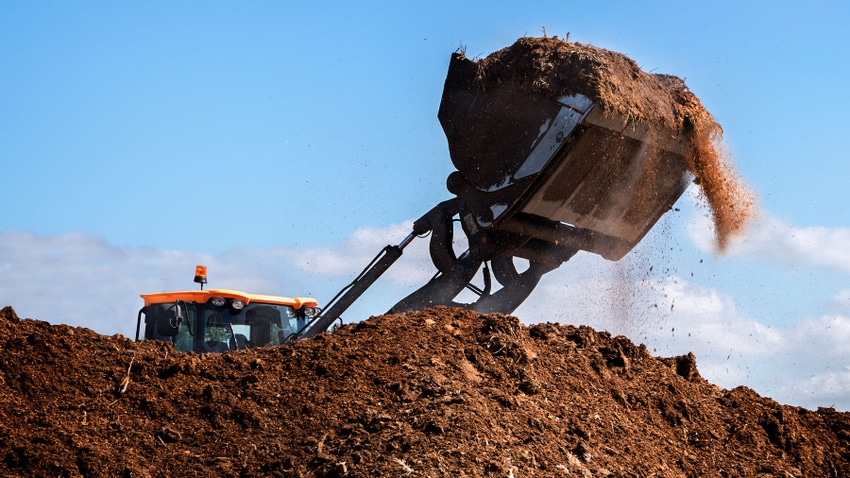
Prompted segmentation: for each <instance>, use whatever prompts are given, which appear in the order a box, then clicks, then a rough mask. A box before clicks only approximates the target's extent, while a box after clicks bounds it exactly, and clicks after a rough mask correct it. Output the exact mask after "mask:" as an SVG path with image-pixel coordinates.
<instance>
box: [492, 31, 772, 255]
mask: <svg viewBox="0 0 850 478" xmlns="http://www.w3.org/2000/svg"><path fill="white" fill-rule="evenodd" d="M477 70H478V71H477V76H476V83H477V84H478V86H479V87H480V88H482V89H487V88H491V87H494V86H496V85H499V84H502V83H510V84H513V85H516V86H518V87H519V88H520V89H522V90H525V91H529V92H532V93H533V94H536V95H539V96H542V97H547V98H556V97H560V96H563V95H572V94H582V95H584V96H586V97H588V98H591V99H592V100H593V101H594V102H595V103H597V104H598V105H600V106H601V107H602V108H603V110H604V111H605V112H606V113H610V114H616V115H617V116H618V117H621V118H628V119H630V120H633V121H636V122H637V123H642V124H645V125H647V126H649V127H650V129H651V130H652V131H654V132H655V133H656V134H659V135H664V134H665V132H675V133H677V134H678V133H684V134H685V135H686V137H687V138H688V140H689V143H690V146H691V148H690V154H689V155H688V157H687V158H686V160H687V163H688V164H687V166H688V169H689V170H690V171H691V172H692V173H693V174H694V176H695V182H696V183H697V184H698V185H699V186H700V188H701V191H702V193H703V198H704V200H705V202H706V203H707V205H708V207H709V208H710V211H711V215H712V219H713V222H714V226H715V232H716V236H717V245H718V247H719V249H720V250H721V251H722V250H724V249H725V248H726V246H727V245H728V241H729V238H730V237H731V236H733V235H735V234H739V233H741V232H743V230H744V228H745V227H746V225H747V223H748V222H749V220H750V219H751V218H752V217H753V216H754V215H755V214H756V205H755V199H754V196H753V193H752V192H751V191H750V189H749V188H748V187H747V186H746V185H745V184H744V183H743V181H742V180H741V179H740V177H739V176H738V174H737V173H736V172H735V171H734V168H733V167H732V163H731V161H730V158H729V157H728V154H727V153H726V152H725V150H724V148H723V146H722V136H723V130H722V128H721V127H720V125H719V124H718V123H717V122H716V121H715V120H714V117H713V116H712V115H711V114H710V113H709V112H708V111H706V109H705V108H704V107H703V105H702V103H701V102H700V101H699V99H698V98H697V97H696V95H694V94H693V93H692V92H691V91H690V90H688V88H687V86H686V85H685V82H684V81H683V80H682V79H680V78H678V77H676V76H672V75H665V74H651V73H646V72H644V71H643V70H641V69H640V67H638V65H637V63H635V62H634V61H633V60H632V59H630V58H628V57H627V56H625V55H623V54H621V53H617V52H613V51H610V50H605V49H603V48H597V47H594V46H591V45H585V44H581V43H571V42H567V41H563V40H559V39H558V38H550V37H543V38H530V37H526V38H520V39H519V40H517V42H516V43H514V44H513V45H511V46H509V47H506V48H504V49H502V50H499V51H497V52H494V53H492V54H491V55H489V56H487V57H486V58H484V59H481V60H478V61H477ZM667 134H669V133H667Z"/></svg>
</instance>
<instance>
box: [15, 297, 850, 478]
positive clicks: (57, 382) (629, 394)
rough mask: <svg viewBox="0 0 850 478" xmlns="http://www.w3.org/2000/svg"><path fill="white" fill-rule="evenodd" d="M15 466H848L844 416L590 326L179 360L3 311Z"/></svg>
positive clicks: (403, 469)
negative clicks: (725, 385)
mask: <svg viewBox="0 0 850 478" xmlns="http://www.w3.org/2000/svg"><path fill="white" fill-rule="evenodd" d="M0 332H2V337H3V340H2V341H0V383H2V387H0V414H2V418H0V457H2V461H0V475H3V476H39V477H40V476H87V477H91V476H96V477H97V476H104V477H106V476H109V477H113V476H124V477H160V476H163V477H165V476H167V477H174V476H198V477H201V476H203V477H208V476H234V477H235V476H303V477H340V476H432V477H436V476H459V477H463V476H466V477H483V476H488V477H490V476H493V477H510V476H513V477H531V476H546V477H548V476H612V477H613V476H619V477H625V476H634V477H638V476H640V477H646V476H660V477H679V476H798V477H799V476H823V477H840V476H850V449H848V445H850V414H847V413H841V412H836V411H835V410H832V409H819V410H817V411H809V410H805V409H802V408H798V407H791V406H783V405H780V404H778V403H776V402H774V401H772V400H770V399H768V398H763V397H760V396H759V395H757V394H756V393H754V392H753V391H752V390H749V389H747V388H744V387H739V388H736V389H733V390H723V389H720V388H718V387H717V386H714V385H712V384H710V383H708V382H706V381H705V380H704V379H703V378H702V377H700V375H699V372H698V370H697V368H696V364H695V362H696V360H695V357H694V356H693V355H687V356H682V357H674V358H666V359H665V358H655V357H652V356H651V355H650V354H649V353H647V350H646V348H645V347H644V346H637V345H634V344H633V343H631V342H630V341H629V340H628V339H626V338H624V337H612V336H610V335H609V334H607V333H604V332H603V333H600V332H596V331H594V330H592V329H590V328H588V327H578V328H576V327H572V326H563V325H557V324H540V325H535V326H531V327H526V326H524V325H522V324H521V323H520V322H519V321H518V320H517V319H516V318H514V317H510V316H503V315H481V314H478V313H475V312H471V311H467V310H463V309H450V308H434V309H429V310H425V311H421V312H415V313H408V314H393V315H384V316H380V317H373V318H370V319H369V320H366V321H364V322H361V323H358V324H354V325H346V326H344V327H342V328H341V329H340V330H338V331H337V333H335V334H334V335H321V336H319V337H317V338H315V339H312V340H305V341H301V342H298V343H295V344H293V345H286V346H279V347H268V348H259V349H252V350H244V351H234V352H227V353H223V354H208V355H207V354H205V355H198V354H184V353H181V352H178V351H175V350H174V349H173V348H172V347H171V345H170V344H168V343H163V342H154V341H147V342H141V343H134V342H132V341H131V340H129V339H127V338H124V337H122V336H120V335H115V336H102V335H98V334H96V333H94V332H93V331H91V330H88V329H85V328H72V327H69V326H65V325H50V324H47V323H45V322H41V321H37V320H30V319H19V318H18V317H17V316H16V315H15V313H14V311H13V310H12V308H11V307H6V308H5V309H3V310H2V311H1V312H0Z"/></svg>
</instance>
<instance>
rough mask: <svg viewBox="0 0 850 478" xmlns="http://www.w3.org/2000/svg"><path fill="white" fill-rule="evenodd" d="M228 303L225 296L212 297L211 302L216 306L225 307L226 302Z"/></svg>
mask: <svg viewBox="0 0 850 478" xmlns="http://www.w3.org/2000/svg"><path fill="white" fill-rule="evenodd" d="M226 303H227V301H226V300H224V297H212V298H210V304H212V305H214V306H216V307H224V304H226Z"/></svg>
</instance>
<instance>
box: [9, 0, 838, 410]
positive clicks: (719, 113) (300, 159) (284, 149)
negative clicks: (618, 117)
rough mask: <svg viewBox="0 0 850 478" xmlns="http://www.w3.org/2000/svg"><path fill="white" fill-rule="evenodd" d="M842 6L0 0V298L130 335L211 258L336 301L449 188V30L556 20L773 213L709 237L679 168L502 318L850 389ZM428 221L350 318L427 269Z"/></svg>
mask: <svg viewBox="0 0 850 478" xmlns="http://www.w3.org/2000/svg"><path fill="white" fill-rule="evenodd" d="M745 3H746V4H745ZM848 20H850V7H848V6H847V5H846V4H845V3H844V2H838V1H834V2H808V3H806V4H805V5H803V4H802V2H725V1H719V2H690V3H688V4H685V3H682V2H669V1H648V2H570V1H558V2H555V1H552V2H535V1H522V2H519V1H511V2H492V1H491V2H406V3H404V4H399V3H397V2H359V3H356V4H352V3H348V2H311V3H310V4H305V5H299V6H296V7H293V6H288V5H286V4H284V2H247V4H245V5H238V4H235V3H232V2H138V3H137V4H128V3H122V4H117V3H114V2H73V3H69V2H55V3H51V2H39V3H38V4H34V3H32V2H14V1H12V2H3V3H2V4H0V65H2V74H0V138H2V141H0V161H1V162H2V171H3V176H2V178H3V179H2V187H0V305H12V306H13V307H15V309H16V311H17V312H18V314H19V315H21V316H27V317H34V318H38V319H42V320H46V321H49V322H51V323H68V324H71V325H81V326H86V327H90V328H93V329H95V330H97V331H98V332H101V333H104V334H113V333H123V334H125V335H128V336H132V335H133V334H134V331H135V316H136V312H137V311H138V308H139V307H140V306H141V300H140V299H139V298H138V294H139V293H141V292H156V291H160V290H165V289H174V288H192V287H193V286H194V284H192V283H191V275H192V273H193V270H194V266H195V265H196V264H199V263H205V264H207V265H208V266H209V271H210V286H211V287H231V288H237V289H243V290H249V291H252V292H258V293H269V294H280V295H290V296H292V295H313V296H315V297H316V298H318V299H319V300H320V301H326V300H328V299H329V298H330V297H331V296H333V294H334V293H335V292H336V291H337V290H338V289H339V288H340V287H342V286H343V285H345V284H346V283H347V282H348V281H349V280H351V278H352V277H353V276H354V275H355V274H356V273H357V272H359V270H360V269H361V268H362V267H363V266H365V265H366V263H368V261H369V260H370V259H371V258H372V256H374V255H375V254H376V253H377V252H378V251H379V250H380V249H381V248H382V247H383V246H384V245H386V244H390V243H391V244H395V243H398V242H399V241H400V240H401V239H402V238H403V237H404V236H405V235H406V234H407V231H408V229H409V227H410V221H411V220H413V219H415V218H417V217H419V216H420V215H421V214H422V213H424V212H425V211H427V210H428V209H429V208H430V207H432V206H433V205H434V204H436V203H437V202H439V201H441V200H444V199H447V198H448V197H449V195H448V192H447V191H446V189H445V178H446V176H447V175H448V174H449V173H450V172H451V171H452V167H451V162H450V160H449V156H448V151H447V147H446V141H445V136H444V135H443V132H442V130H441V128H440V125H439V123H438V122H437V119H436V114H437V108H438V106H439V100H440V95H441V92H442V85H443V81H444V79H445V73H446V70H447V67H448V60H449V57H450V55H451V53H452V52H454V51H456V50H458V49H460V48H462V49H465V51H466V53H467V55H468V56H470V57H476V56H479V57H484V56H486V55H488V54H489V53H491V52H493V51H495V50H498V49H500V48H502V47H505V46H508V45H510V44H512V43H513V42H514V41H515V40H516V39H517V38H518V37H520V36H526V35H530V36H539V35H542V33H543V28H545V31H546V33H547V34H548V35H550V36H554V35H558V36H560V37H564V36H566V35H567V34H568V33H569V35H570V39H571V40H573V41H580V42H583V43H589V44H593V45H595V46H599V47H603V48H607V49H611V50H615V51H618V52H621V53H624V54H626V55H628V56H629V57H631V58H632V59H634V60H635V61H636V62H637V63H638V64H639V65H640V66H641V68H643V69H644V70H646V71H653V72H661V73H668V74H674V75H676V76H679V77H682V78H684V79H685V80H686V82H687V84H688V86H689V87H690V89H691V90H692V91H693V92H694V93H695V94H696V95H697V96H698V97H699V98H700V99H701V100H702V102H703V104H704V105H705V106H706V108H707V109H708V110H709V111H710V112H711V113H712V114H714V116H715V117H716V118H717V120H718V121H719V122H720V123H721V124H722V125H723V127H724V131H725V141H726V146H727V148H728V149H729V151H731V153H732V155H733V158H734V162H735V165H736V168H737V170H738V171H739V172H740V174H741V176H742V177H743V178H744V180H745V181H746V182H747V183H748V184H749V185H750V186H751V187H752V189H753V190H754V191H755V193H756V195H757V197H758V201H759V205H760V212H761V215H760V217H759V219H758V220H757V221H756V222H754V223H753V224H752V227H751V228H750V229H749V230H748V232H747V234H745V235H744V236H743V237H741V238H739V239H738V240H737V241H736V242H735V243H734V244H733V247H732V248H731V250H730V251H729V252H728V253H727V254H725V255H718V254H717V253H716V252H715V251H714V250H713V244H712V243H711V240H710V238H711V228H710V224H708V221H707V220H706V218H705V210H704V209H703V208H701V207H699V206H698V201H697V200H696V199H694V197H695V196H696V191H693V190H692V191H690V192H689V193H688V194H687V195H686V197H683V198H682V200H680V202H679V204H677V206H678V207H679V209H680V211H678V212H675V213H671V214H668V215H667V216H666V217H665V218H664V220H663V221H662V222H661V223H659V225H658V226H657V227H656V230H654V231H653V233H652V234H651V235H650V236H648V237H647V239H646V240H645V241H644V243H642V244H641V245H640V246H639V247H638V248H637V249H636V250H635V251H634V252H633V253H632V254H630V255H629V256H628V257H627V258H626V259H624V261H623V262H622V263H620V264H612V263H608V262H606V261H604V260H602V259H601V258H599V257H596V256H591V255H581V254H580V255H579V256H577V257H576V258H575V259H573V260H572V261H570V262H569V263H567V264H565V265H564V266H562V267H561V268H560V269H558V270H557V271H555V272H553V273H550V274H549V275H547V276H546V277H544V279H543V281H542V283H541V285H540V287H539V288H538V290H537V291H536V292H535V293H534V294H533V295H532V296H531V298H530V299H529V301H528V302H527V303H526V304H524V305H523V306H522V307H521V308H520V309H519V310H518V311H517V313H516V315H517V316H519V317H520V318H521V319H522V320H523V321H525V322H528V323H532V322H539V321H558V322H562V323H573V324H578V323H587V324H589V325H592V326H594V327H596V328H599V329H606V330H611V331H612V333H622V334H625V335H627V336H629V337H630V338H632V339H633V340H634V341H635V342H638V343H641V342H643V343H647V345H648V346H649V347H650V349H652V350H655V351H656V353H657V354H658V355H678V354H683V353H687V352H688V351H693V352H694V353H695V354H696V355H697V358H698V366H699V368H700V370H701V372H702V373H703V375H704V376H706V377H707V378H708V379H709V380H711V381H712V382H714V383H717V384H719V385H721V386H723V387H727V388H731V387H734V386H737V385H740V384H743V385H747V386H750V387H752V388H755V389H756V390H757V391H758V392H759V393H762V394H765V395H768V396H771V397H772V398H775V399H777V400H779V401H781V402H783V403H792V404H798V405H803V406H807V407H810V408H813V407H817V406H833V405H834V406H836V407H838V408H840V409H844V410H850V347H848V346H847V345H846V344H848V343H850V283H848V279H850V220H848V207H850V188H848V187H847V181H848V179H850V161H847V160H846V154H847V151H848V150H850V139H848V134H847V133H846V131H847V130H848V129H850V128H848V126H850V120H848V119H847V115H846V114H845V112H846V111H848V110H850V99H848V94H847V90H846V87H847V85H848V84H850V66H848V65H850V61H848V60H850V53H848V45H850V33H848V31H847V28H846V25H847V24H848ZM692 189H693V188H692ZM425 245H426V244H425V243H423V244H422V245H419V244H415V245H414V246H411V247H410V248H409V249H408V250H407V252H406V254H405V256H404V257H403V258H402V260H401V261H400V262H399V263H398V264H397V266H396V267H395V268H394V270H393V271H391V272H390V273H389V274H388V275H387V276H386V277H385V278H383V279H382V281H381V282H379V283H378V284H377V285H376V286H375V287H374V288H373V289H372V290H370V291H369V293H368V294H367V295H366V296H364V297H363V299H362V300H361V301H360V302H359V303H358V304H356V306H355V307H353V308H352V310H351V311H350V312H349V313H348V314H346V319H347V320H360V319H363V318H366V317H368V316H369V315H374V314H380V313H383V312H384V311H385V310H386V309H387V308H388V307H389V306H391V305H392V304H393V303H394V302H395V301H396V300H397V299H399V298H400V297H402V296H403V295H404V294H406V293H407V292H409V291H410V290H412V289H415V288H416V287H418V286H419V285H422V284H424V282H425V281H426V280H427V278H428V277H429V276H430V275H431V273H432V269H431V268H430V267H431V266H430V265H429V262H428V259H427V254H426V252H425V251H424V247H423V246H425ZM650 267H652V270H651V271H650V270H649V268H650ZM624 304H625V305H624Z"/></svg>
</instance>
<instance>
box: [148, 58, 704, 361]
mask: <svg viewBox="0 0 850 478" xmlns="http://www.w3.org/2000/svg"><path fill="white" fill-rule="evenodd" d="M480 75H481V72H480V69H479V66H478V65H477V64H476V63H475V62H474V61H472V60H469V59H468V58H466V57H465V55H463V54H462V53H455V54H453V55H452V58H451V61H450V64H449V69H448V74H447V76H446V81H445V85H444V90H443V95H442V99H441V102H440V107H439V111H438V115H437V116H438V119H439V121H440V123H441V125H442V127H443V130H444V132H445V134H446V138H447V140H448V146H449V154H450V156H451V161H452V163H453V165H454V167H455V169H456V171H454V172H452V173H451V174H450V175H449V177H448V178H447V189H448V191H449V192H450V193H451V194H452V197H450V198H449V199H447V200H446V201H444V202H441V203H440V204H437V205H436V206H435V207H433V208H432V209H431V210H429V211H428V212H427V213H425V214H424V215H423V216H422V217H420V218H419V219H418V220H416V221H415V222H414V224H413V228H412V230H411V231H410V233H409V234H408V235H407V237H405V238H404V239H403V240H402V241H401V242H400V243H398V244H397V245H388V246H386V247H385V248H384V249H383V250H382V251H380V252H379V253H378V255H377V256H376V257H375V258H374V259H373V261H372V262H371V263H370V264H368V265H367V266H366V268H364V270H363V271H362V272H361V273H360V274H359V275H358V276H357V277H356V278H355V279H354V280H353V281H352V282H351V283H350V284H349V285H347V286H346V287H345V288H343V290H342V291H340V292H339V294H337V295H336V296H335V297H334V298H333V299H331V300H330V301H329V302H328V303H327V304H326V306H325V307H324V309H323V310H322V311H321V312H319V311H317V309H315V308H314V307H315V302H311V301H309V300H305V301H303V302H301V301H299V300H293V301H292V302H286V301H283V302H281V303H280V305H279V306H282V307H284V308H285V310H284V311H283V313H281V317H286V319H285V320H283V322H278V321H277V319H275V320H276V321H275V322H274V323H273V324H272V325H273V327H275V330H276V331H277V333H279V334H280V336H279V338H278V339H277V340H271V341H267V342H266V343H284V342H289V341H292V340H297V339H301V338H308V337H312V336H314V335H316V334H319V333H321V332H324V331H326V330H328V328H329V327H331V325H332V324H334V323H335V322H338V321H341V316H342V314H343V312H344V311H345V310H347V309H348V308H349V307H350V306H351V305H352V303H353V302H354V301H356V300H357V299H358V298H359V297H360V296H361V295H362V294H363V293H364V292H365V291H366V290H367V289H368V288H369V287H370V286H371V285H372V284H373V283H374V282H375V281H376V280H377V279H378V278H379V277H380V276H381V275H382V274H383V273H384V272H385V271H387V269H389V267H390V266H392V265H393V263H395V261H396V260H398V259H399V258H400V257H401V255H402V254H403V250H404V248H405V247H407V246H408V245H409V244H410V243H411V242H412V241H413V240H414V239H415V238H417V237H421V236H425V235H428V234H430V245H429V251H430V255H431V260H432V262H433V264H434V266H435V269H436V272H435V274H434V276H433V277H432V279H431V280H430V281H429V282H428V283H427V284H425V285H424V286H422V287H421V288H420V289H418V290H416V291H415V292H413V293H412V294H410V295H409V296H407V297H405V298H403V299H401V300H400V301H399V302H398V303H397V304H395V305H394V306H393V307H392V308H391V309H390V310H389V312H390V313H395V312H405V311H410V310H415V309H421V308H425V307H429V306H432V305H448V306H455V307H464V308H468V309H473V310H476V311H479V312H483V313H504V314H509V313H512V312H513V311H514V310H515V309H516V308H517V307H518V306H519V305H520V304H521V303H522V302H523V301H524V300H525V299H526V298H527V297H528V296H529V294H531V292H532V291H533V290H534V288H535V286H536V285H537V284H538V282H539V281H540V279H541V278H542V276H543V275H544V274H546V273H547V272H549V271H552V270H554V269H556V268H557V267H559V266H560V265H561V264H563V263H564V262H566V261H568V260H569V259H570V258H571V257H573V256H574V255H575V254H576V253H577V252H578V251H588V252H591V253H595V254H598V255H600V256H602V257H603V258H605V259H608V260H612V261H617V260H619V259H620V258H622V257H623V256H624V255H625V254H626V253H628V252H629V251H630V250H631V249H632V248H633V247H634V246H635V245H636V244H638V242H640V240H641V239H642V238H643V237H644V236H645V235H646V234H647V232H648V231H649V230H650V229H651V228H652V227H653V225H654V224H655V223H656V222H657V221H658V220H659V218H660V217H661V216H662V215H663V214H664V213H665V212H666V211H668V210H670V209H671V208H672V206H673V204H674V203H675V202H676V200H677V199H678V198H679V197H680V196H681V195H682V193H683V192H684V191H685V189H686V188H687V187H688V185H689V183H691V182H692V176H691V174H690V173H689V171H688V167H687V160H686V158H687V156H688V154H689V150H688V148H689V141H688V137H687V131H685V130H679V129H675V128H669V127H660V126H658V125H657V124H656V125H653V127H652V128H650V127H649V126H648V124H647V123H646V122H641V121H639V120H638V119H636V118H634V117H631V116H630V115H628V114H623V113H622V112H618V111H617V110H616V109H613V110H612V109H611V108H608V109H605V108H603V107H602V105H600V104H599V101H598V100H595V99H593V98H591V97H590V96H589V95H587V94H582V93H580V92H572V93H570V94H555V95H553V94H548V95H547V94H538V93H535V92H533V91H530V89H529V88H528V87H527V86H525V85H522V84H519V83H518V82H512V81H510V80H506V81H500V82H499V83H498V84H496V85H494V86H493V85H491V86H489V87H487V88H484V87H482V86H481V82H480ZM456 224H458V225H459V230H460V231H462V233H463V235H464V236H465V242H466V244H467V246H468V247H467V248H466V250H465V251H464V252H463V253H461V254H457V253H456V252H455V248H454V246H453V243H454V242H455V237H454V235H455V233H456V228H455V225H456ZM473 280H475V281H476V282H478V283H479V284H478V285H476V284H473ZM465 290H468V291H472V293H473V294H474V296H473V297H475V300H474V301H472V302H471V303H461V302H457V301H456V298H457V297H458V295H459V294H460V293H461V292H463V291H465ZM219 295H220V296H222V297H225V298H226V299H227V297H229V296H226V295H225V294H219ZM143 297H144V298H145V308H144V309H142V312H140V319H139V322H140V323H141V316H142V315H143V314H144V315H146V317H147V318H146V319H145V324H146V329H145V338H163V337H165V338H168V337H172V338H173V339H172V340H173V341H175V343H178V342H179V341H180V340H184V341H189V342H192V344H193V345H192V346H191V347H189V346H187V347H181V348H186V349H191V350H196V351H217V350H218V348H215V349H214V350H213V348H211V347H210V346H208V345H205V344H206V343H207V340H208V336H206V335H205V336H203V337H200V335H201V334H205V333H207V332H206V331H209V330H212V329H211V328H210V326H209V324H210V322H209V320H212V319H208V322H207V328H206V329H204V328H203V326H201V325H200V324H197V325H194V327H195V329H194V330H191V329H188V328H185V327H184V328H180V327H179V326H175V324H179V323H180V322H181V321H183V322H187V323H191V322H192V321H191V320H190V319H189V318H188V317H187V315H186V312H184V309H185V307H181V306H179V305H177V304H178V303H181V304H188V303H189V300H187V299H186V298H185V297H183V296H171V295H169V294H150V295H144V296H143ZM246 297H247V296H246ZM175 298H177V299H178V300H174V299H175ZM196 299H197V301H195V302H193V303H196V304H199V305H197V307H199V309H198V310H199V311H200V310H201V308H202V307H201V305H200V303H201V300H202V298H201V297H197V298H196ZM228 300H229V299H228ZM251 300H252V302H251V303H252V304H253V303H263V304H264V306H265V304H266V303H265V302H263V301H262V300H260V301H254V299H253V298H252V299H251ZM205 310H206V309H205ZM211 310H212V309H210V311H211ZM250 310H251V309H250V308H246V309H243V310H242V311H241V314H242V315H243V317H240V313H239V312H238V311H231V312H230V314H229V315H218V316H216V319H215V320H218V321H223V322H225V323H227V324H232V326H233V327H234V330H233V332H236V329H235V328H236V326H237V325H239V326H241V325H243V324H248V323H250V319H248V318H247V317H246V315H247V312H250ZM199 313H200V312H199ZM205 313H207V312H205ZM160 314H162V317H164V319H160ZM181 314H182V315H181ZM208 314H209V317H213V314H212V312H208ZM292 317H297V318H296V319H292ZM286 320H289V321H290V329H289V330H287V331H285V332H284V331H283V329H284V328H285V324H284V326H281V325H278V324H281V323H285V322H286ZM161 323H166V325H165V326H163V327H161V326H160V324H161ZM225 328H226V327H225ZM153 329H156V330H153ZM184 329H185V333H186V334H188V335H190V336H191V335H192V334H195V335H194V336H191V337H186V338H182V339H181V338H180V337H181V336H180V334H181V333H184ZM152 330H153V331H152ZM224 335H227V334H224ZM232 336H233V334H230V335H228V340H232V343H231V345H230V347H229V348H230V349H235V348H239V341H236V340H233V339H231V337H232ZM273 337H274V335H273ZM267 338H268V337H266V336H264V338H263V340H264V341H265V340H266V339H267ZM217 347H218V346H217ZM220 347H221V348H222V349H225V348H226V347H224V346H220Z"/></svg>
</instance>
